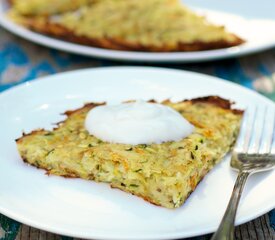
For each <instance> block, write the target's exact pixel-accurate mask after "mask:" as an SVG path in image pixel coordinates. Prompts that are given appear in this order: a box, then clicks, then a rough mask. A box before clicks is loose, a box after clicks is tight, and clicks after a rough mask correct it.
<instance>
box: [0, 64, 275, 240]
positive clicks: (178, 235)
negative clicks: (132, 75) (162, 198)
mask: <svg viewBox="0 0 275 240" xmlns="http://www.w3.org/2000/svg"><path fill="white" fill-rule="evenodd" d="M144 69H145V70H148V71H151V70H153V71H165V72H167V73H168V72H175V73H179V74H191V75H196V76H199V77H201V78H207V79H208V80H210V81H219V82H222V83H223V84H226V85H231V86H233V87H237V88H239V89H241V90H243V91H246V92H247V93H252V94H256V95H258V97H260V98H261V99H263V100H264V101H267V102H270V103H273V102H272V101H271V100H270V99H268V98H266V97H264V96H262V95H260V94H259V93H257V92H256V91H253V90H250V89H248V88H245V87H243V86H241V85H238V84H236V83H234V82H230V81H227V80H224V79H221V78H218V77H214V76H211V75H207V74H203V73H197V72H192V71H186V70H178V69H171V68H162V67H147V66H145V67H144V66H116V67H108V66H106V67H96V68H86V69H80V70H72V71H67V72H62V73H58V74H53V75H49V76H44V77H39V78H36V79H35V80H32V81H28V82H24V83H21V84H18V85H17V86H15V87H12V88H10V89H8V90H6V91H3V92H2V93H0V99H1V98H2V97H4V98H5V96H6V95H9V94H10V93H11V92H13V91H18V90H20V88H27V87H31V86H32V85H33V84H35V85H37V84H38V85H39V84H40V83H41V81H44V82H47V81H55V80H56V79H55V78H58V77H60V76H62V75H63V76H66V75H70V74H72V73H73V74H79V73H80V74H81V72H94V71H103V72H104V71H106V70H109V71H112V70H130V71H141V70H142V71H143V70H144ZM273 205H274V206H265V208H264V210H262V211H257V214H252V213H250V214H249V213H248V214H247V215H248V217H247V218H245V219H240V220H237V225H240V224H243V223H245V222H248V221H251V220H252V219H255V218H257V217H259V216H261V215H263V214H264V213H266V212H268V211H270V210H272V209H273V208H274V207H275V203H274V204H273ZM261 209H263V208H261ZM0 212H1V213H2V214H4V215H6V216H8V217H11V218H13V219H16V220H18V221H19V222H21V223H24V224H27V225H29V226H33V227H36V228H39V229H41V230H45V231H50V232H53V233H56V234H61V235H67V236H73V237H81V238H96V239H136V238H135V237H129V236H122V237H121V236H114V237H110V236H108V237H107V238H106V235H104V236H102V235H94V236H91V235H86V234H85V233H83V235H80V234H75V233H74V232H73V231H71V232H70V231H68V230H67V231H64V230H59V229H58V228H55V227H52V226H50V225H48V226H43V225H39V223H36V222H34V221H33V220H30V219H29V218H28V217H24V216H23V215H22V216H18V214H16V213H14V212H13V211H12V210H9V209H4V208H3V207H2V206H0ZM214 230H215V228H214V227H208V228H206V229H204V233H202V234H201V233H200V234H195V235H194V234H192V232H191V233H189V235H184V237H192V236H198V235H204V234H208V233H211V232H213V231H214ZM193 232H194V231H193ZM195 232H196V231H195ZM182 234H183V232H182V231H181V232H176V233H174V234H173V233H167V234H166V235H163V236H154V235H152V234H151V235H150V236H148V235H144V236H143V237H142V239H167V238H182V237H183V236H182ZM139 237H140V236H139Z"/></svg>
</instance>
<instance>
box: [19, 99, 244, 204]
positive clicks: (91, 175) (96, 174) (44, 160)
mask: <svg viewBox="0 0 275 240" xmlns="http://www.w3.org/2000/svg"><path fill="white" fill-rule="evenodd" d="M162 104H164V105H166V106H170V107H171V108H173V109H175V110H176V111H178V112H179V113H180V114H181V115H182V116H183V117H184V118H186V119H187V120H188V121H189V122H190V123H192V124H193V125H194V126H195V130H194V131H193V133H192V134H190V135H189V136H188V137H186V138H184V139H182V140H180V141H173V142H165V143H161V144H148V145H146V144H140V145H129V144H114V143H108V142H103V141H101V140H100V139H98V138H96V137H94V136H92V135H89V133H88V132H87V130H86V129H85V127H84V121H85V117H86V115H87V113H88V111H89V110H91V109H92V108H94V107H96V106H99V105H102V104H97V103H89V104H86V105H85V106H84V107H82V108H80V109H77V110H74V111H67V112H66V113H65V114H66V115H67V119H66V120H65V121H64V122H61V123H58V125H57V126H56V128H55V129H54V130H52V131H47V130H43V129H38V130H35V131H33V132H31V133H29V134H24V135H23V136H22V137H21V138H19V139H17V140H16V142H17V147H18V150H19V153H20V155H21V157H22V159H23V160H24V161H25V162H26V163H29V164H31V165H33V166H36V167H38V168H42V169H45V170H46V171H47V173H48V174H54V175H59V176H64V177H72V178H76V177H79V178H83V179H88V180H95V181H97V182H106V183H109V184H110V185H111V187H114V188H119V189H121V190H123V191H126V192H129V193H132V194H134V195H136V196H140V197H142V198H143V199H145V200H147V201H149V202H151V203H154V204H156V205H159V206H163V207H166V208H177V207H179V206H181V205H182V204H183V203H184V201H185V200H186V199H187V197H188V196H189V195H190V193H191V192H192V191H194V189H195V188H196V186H197V185H198V183H199V182H200V181H201V180H202V178H203V177H204V176H205V175H206V174H207V172H209V170H210V169H212V168H213V167H214V166H215V164H217V163H218V162H220V161H221V160H222V158H223V157H224V155H225V154H226V153H227V152H228V151H229V150H230V148H231V147H232V145H233V144H234V142H235V140H236V137H237V135H238V132H239V128H240V122H241V118H242V113H243V112H242V111H240V110H235V109H232V107H231V105H232V104H231V103H230V102H229V101H227V100H225V99H222V98H219V97H215V96H210V97H204V98H197V99H192V100H185V101H182V102H178V103H173V102H170V101H168V100H167V101H164V102H162Z"/></svg>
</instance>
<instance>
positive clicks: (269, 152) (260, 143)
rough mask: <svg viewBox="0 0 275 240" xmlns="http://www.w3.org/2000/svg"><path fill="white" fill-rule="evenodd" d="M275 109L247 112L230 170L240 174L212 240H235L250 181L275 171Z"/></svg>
mask: <svg viewBox="0 0 275 240" xmlns="http://www.w3.org/2000/svg"><path fill="white" fill-rule="evenodd" d="M274 123H275V112H274V108H267V107H265V108H260V107H257V108H254V109H248V110H247V111H246V112H245V114H244V118H243V121H242V127H241V131H240V134H239V137H238V140H237V142H236V144H235V147H234V150H233V153H232V158H231V162H230V166H231V167H232V168H233V169H235V170H238V171H239V174H238V177H237V180H236V183H235V186H234V189H233V192H232V195H231V198H230V201H229V203H228V206H227V209H226V211H225V214H224V216H223V219H222V221H221V223H220V225H219V228H218V230H217V232H215V234H214V235H213V236H212V238H211V240H233V239H234V223H235V217H236V212H237V207H238V204H239V201H240V198H241V194H242V191H243V188H244V185H245V182H246V180H247V178H248V177H249V176H250V175H251V174H253V173H256V172H261V171H266V170H270V169H272V168H274V167H275V153H274V147H275V146H274V145H275V138H274Z"/></svg>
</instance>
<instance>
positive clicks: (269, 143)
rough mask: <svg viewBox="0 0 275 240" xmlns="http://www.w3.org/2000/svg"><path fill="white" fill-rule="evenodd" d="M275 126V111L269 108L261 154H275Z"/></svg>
mask: <svg viewBox="0 0 275 240" xmlns="http://www.w3.org/2000/svg"><path fill="white" fill-rule="evenodd" d="M274 125H275V110H274V108H268V109H267V111H266V116H265V126H264V129H263V135H262V145H261V148H260V153H274V151H275V148H274V147H275V146H273V145H274V140H275V139H274V130H275V129H274V127H275V126H274Z"/></svg>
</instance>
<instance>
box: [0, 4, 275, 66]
mask: <svg viewBox="0 0 275 240" xmlns="http://www.w3.org/2000/svg"><path fill="white" fill-rule="evenodd" d="M184 3H185V4H187V5H189V6H191V7H192V8H194V9H195V10H197V11H198V12H199V13H201V14H203V15H205V16H206V17H207V18H208V19H209V20H210V21H212V22H213V23H217V24H221V25H225V26H226V27H227V28H228V30H229V31H232V32H234V33H236V34H237V35H239V36H240V37H242V38H244V39H245V40H246V41H247V42H246V43H245V44H243V45H242V46H239V47H232V48H225V49H219V50H209V51H196V52H176V53H149V52H130V51H117V50H108V49H101V48H95V47H89V46H83V45H79V44H75V43H69V42H65V41H62V40H58V39H55V38H52V37H47V36H45V35H42V34H39V33H35V32H32V31H30V30H27V29H25V28H23V27H21V26H19V25H17V24H15V23H13V22H11V21H10V20H9V19H8V18H7V17H6V16H5V11H6V10H7V9H8V4H7V2H6V0H2V1H0V24H1V25H2V26H3V27H4V28H6V29H7V30H9V31H10V32H12V33H14V34H16V35H18V36H21V37H23V38H25V39H27V40H29V41H32V42H35V43H38V44H41V45H44V46H47V47H51V48H55V49H59V50H63V51H67V52H71V53H76V54H80V55H86V56H90V57H100V58H107V59H115V60H123V61H125V60H130V61H136V62H199V61H209V60H214V59H222V58H230V57H235V56H241V55H245V54H251V53H255V52H259V51H262V50H265V49H268V48H271V47H274V46H275V31H274V29H275V19H272V16H273V15H272V12H271V11H272V9H273V7H272V6H273V3H272V1H271V0H263V1H257V2H256V3H255V2H253V3H252V2H249V1H248V0H240V1H237V2H234V3H232V1H229V0H225V1H218V0H207V1H202V0H195V1H193V0H192V1H191V0H189V1H188V0H187V1H184ZM200 8H203V10H200ZM207 9H215V11H214V10H207Z"/></svg>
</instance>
